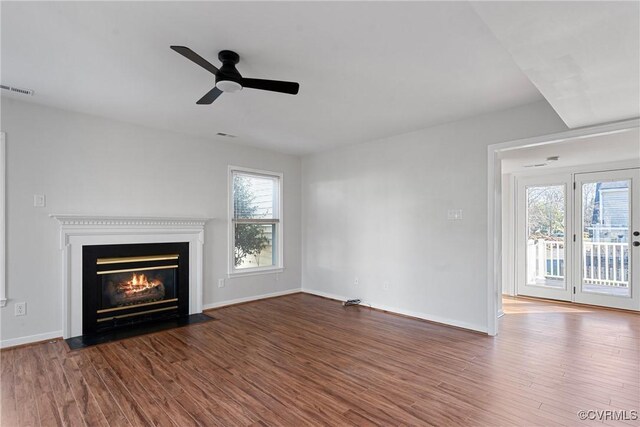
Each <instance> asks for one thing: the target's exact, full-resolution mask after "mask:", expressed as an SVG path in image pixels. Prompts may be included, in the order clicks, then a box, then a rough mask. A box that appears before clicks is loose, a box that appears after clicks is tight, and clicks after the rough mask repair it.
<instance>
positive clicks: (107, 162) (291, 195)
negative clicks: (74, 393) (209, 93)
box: [0, 98, 301, 342]
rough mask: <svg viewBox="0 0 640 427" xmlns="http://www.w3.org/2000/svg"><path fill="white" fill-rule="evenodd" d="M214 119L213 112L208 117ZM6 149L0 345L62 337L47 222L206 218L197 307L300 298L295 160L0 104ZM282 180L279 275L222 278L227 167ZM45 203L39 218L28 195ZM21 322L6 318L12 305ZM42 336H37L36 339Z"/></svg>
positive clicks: (57, 256) (55, 243) (52, 232)
mask: <svg viewBox="0 0 640 427" xmlns="http://www.w3.org/2000/svg"><path fill="white" fill-rule="evenodd" d="M212 114H215V112H212ZM1 119H2V121H1V122H0V126H1V130H2V131H5V132H6V143H7V264H8V266H7V297H8V298H9V302H8V304H7V307H5V308H2V309H1V311H0V312H1V317H0V319H1V321H2V324H1V325H0V335H1V339H2V341H3V342H4V341H7V340H10V339H15V338H19V337H26V336H33V335H37V336H46V334H47V333H55V332H57V331H60V330H61V329H62V312H61V310H62V301H61V299H62V288H61V286H62V285H61V279H60V277H61V266H60V264H61V253H60V251H59V232H58V224H57V222H56V221H55V220H53V219H51V218H49V216H48V215H49V214H50V213H58V214H59V213H77V214H88V215H90V214H94V215H98V214H107V215H108V214H112V215H141V216H145V215H146V216H198V217H213V218H215V220H213V221H211V222H209V223H208V224H207V226H206V233H205V268H204V279H205V281H204V304H205V305H212V304H216V303H221V302H223V301H230V300H235V299H239V298H246V297H252V296H257V295H263V294H269V293H274V292H279V291H284V290H288V289H295V288H298V289H299V288H300V283H301V267H300V265H301V259H300V252H301V247H300V246H301V236H300V217H301V214H300V207H301V206H300V204H301V203H300V180H301V172H300V159H299V158H298V157H294V156H289V155H283V154H277V153H273V152H268V151H264V150H259V149H255V148H250V147H245V146H241V145H238V144H237V143H235V142H234V141H236V140H232V141H231V142H228V143H227V142H224V143H222V142H216V141H213V140H204V139H196V138H190V137H186V136H183V135H180V134H177V133H169V132H161V131H156V130H152V129H147V128H143V127H139V126H134V125H130V124H126V123H121V122H116V121H112V120H107V119H102V118H98V117H93V116H89V115H84V114H78V113H71V112H67V111H63V110H59V109H53V108H48V107H43V106H38V105H35V104H30V103H24V102H20V101H16V100H11V99H7V98H3V99H2V114H1ZM229 164H233V165H237V166H246V167H251V168H257V169H265V170H272V171H277V172H283V173H284V218H285V221H286V223H285V225H284V227H285V228H284V250H285V254H284V262H285V271H284V272H283V273H282V274H280V275H275V274H269V275H259V276H251V277H242V278H233V279H227V281H226V286H225V287H224V288H218V287H217V279H218V278H223V277H225V275H226V273H227V250H228V248H227V173H228V171H227V166H228V165H229ZM34 194H46V196H47V206H46V207H45V208H34V207H33V195H34ZM20 301H26V302H27V315H26V316H24V317H15V316H14V304H15V302H20ZM40 334H45V335H40Z"/></svg>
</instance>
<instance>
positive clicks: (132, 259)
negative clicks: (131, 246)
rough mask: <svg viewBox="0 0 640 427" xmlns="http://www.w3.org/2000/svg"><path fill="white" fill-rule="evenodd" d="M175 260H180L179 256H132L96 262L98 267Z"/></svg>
mask: <svg viewBox="0 0 640 427" xmlns="http://www.w3.org/2000/svg"><path fill="white" fill-rule="evenodd" d="M174 259H178V254H169V255H149V256H131V257H121V258H98V259H97V260H96V264H97V265H105V264H123V263H125V262H146V261H169V260H174Z"/></svg>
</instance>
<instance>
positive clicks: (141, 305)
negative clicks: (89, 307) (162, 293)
mask: <svg viewBox="0 0 640 427" xmlns="http://www.w3.org/2000/svg"><path fill="white" fill-rule="evenodd" d="M176 301H178V298H171V299H163V300H161V301H151V302H144V303H142V304H132V305H125V306H122V307H114V308H103V309H102V310H96V313H98V314H102V313H110V312H112V311H120V310H129V309H130V308H136V307H144V306H146V305H156V304H164V303H165V302H176Z"/></svg>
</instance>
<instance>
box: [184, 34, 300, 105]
mask: <svg viewBox="0 0 640 427" xmlns="http://www.w3.org/2000/svg"><path fill="white" fill-rule="evenodd" d="M171 49H173V50H174V51H176V52H178V53H179V54H180V55H182V56H184V57H185V58H187V59H188V60H190V61H192V62H194V63H196V64H198V65H199V66H201V67H202V68H204V69H205V70H207V71H209V72H210V73H211V74H213V75H214V76H216V84H215V87H214V88H213V89H211V90H210V91H209V92H207V93H206V94H205V95H204V96H203V97H202V98H200V99H199V100H198V101H197V102H196V103H197V104H200V105H202V104H205V105H208V104H211V103H212V102H213V101H215V100H216V99H217V98H218V97H219V96H220V95H221V94H222V92H230V93H231V92H239V91H241V90H242V89H243V88H250V89H259V90H267V91H270V92H279V93H288V94H290V95H297V94H298V90H299V89H300V85H299V84H298V83H295V82H284V81H279V80H263V79H249V78H244V77H242V75H241V74H240V72H239V71H238V70H237V68H236V64H237V63H238V62H240V56H239V55H238V54H237V53H235V52H233V51H231V50H222V51H220V52H219V53H218V59H219V60H220V62H222V66H221V67H220V69H218V68H217V67H216V66H214V65H213V64H211V63H210V62H209V61H207V60H206V59H204V58H203V57H201V56H200V55H198V54H197V53H195V52H194V51H192V50H191V49H189V48H188V47H185V46H171Z"/></svg>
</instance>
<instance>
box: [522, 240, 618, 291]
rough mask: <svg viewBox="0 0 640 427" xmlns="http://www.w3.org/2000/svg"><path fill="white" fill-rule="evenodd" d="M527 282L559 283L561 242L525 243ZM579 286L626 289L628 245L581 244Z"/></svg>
mask: <svg viewBox="0 0 640 427" xmlns="http://www.w3.org/2000/svg"><path fill="white" fill-rule="evenodd" d="M527 246H528V247H527V254H528V255H527V258H528V259H527V269H528V271H529V281H530V282H532V281H541V280H547V279H551V280H553V279H555V280H561V279H564V276H565V262H564V260H565V257H564V246H565V245H564V242H562V241H553V240H544V239H538V240H529V241H528V242H527ZM582 255H583V256H582V271H583V278H582V279H583V282H584V283H586V284H594V285H604V286H616V287H620V286H622V287H626V286H628V285H629V244H628V243H604V242H584V243H583V254H582Z"/></svg>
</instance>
